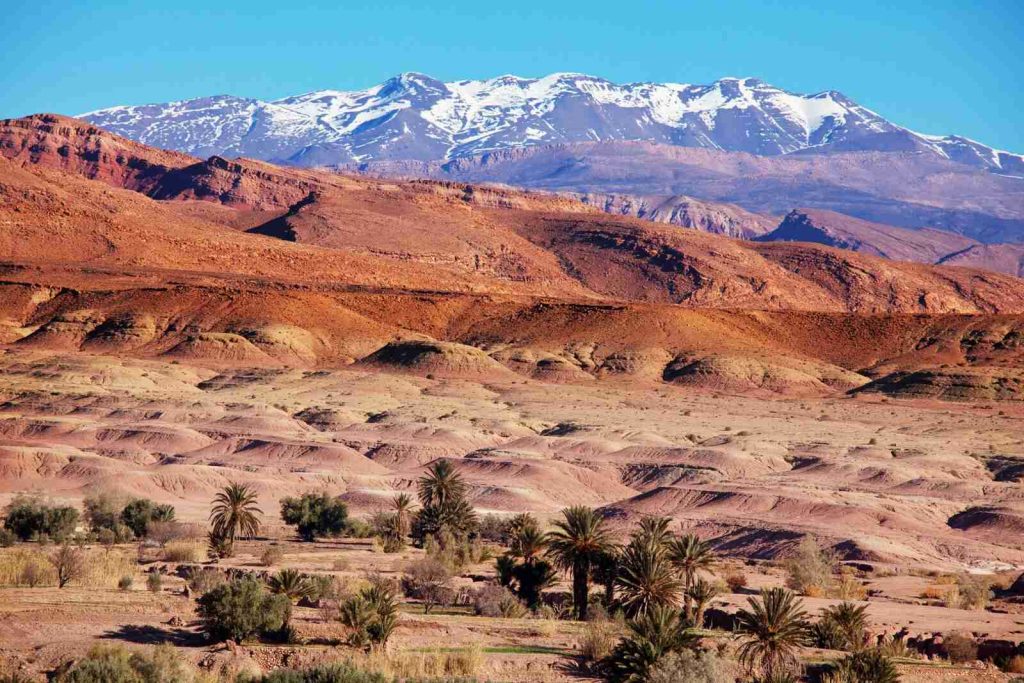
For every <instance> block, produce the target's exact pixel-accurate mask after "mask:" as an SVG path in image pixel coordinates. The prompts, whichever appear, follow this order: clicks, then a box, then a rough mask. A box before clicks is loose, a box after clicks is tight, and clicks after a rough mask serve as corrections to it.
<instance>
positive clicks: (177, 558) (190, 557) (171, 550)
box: [161, 541, 205, 564]
mask: <svg viewBox="0 0 1024 683" xmlns="http://www.w3.org/2000/svg"><path fill="white" fill-rule="evenodd" d="M204 550H205V548H204V547H203V544H202V542H197V541H171V542H170V543H168V544H167V545H165V546H164V549H163V552H162V553H161V554H162V556H163V559H164V562H186V563H191V564H195V563H199V562H202V561H203V559H204V555H205V552H204Z"/></svg>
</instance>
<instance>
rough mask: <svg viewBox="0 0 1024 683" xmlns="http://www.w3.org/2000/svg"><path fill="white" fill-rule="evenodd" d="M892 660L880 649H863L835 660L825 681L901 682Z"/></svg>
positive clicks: (831, 682)
mask: <svg viewBox="0 0 1024 683" xmlns="http://www.w3.org/2000/svg"><path fill="white" fill-rule="evenodd" d="M899 680H900V675H899V673H898V672H897V671H896V667H895V666H894V665H893V663H892V660H890V659H889V658H888V657H886V656H885V654H884V653H882V652H880V651H879V650H861V651H860V652H855V653H853V654H851V655H848V656H847V657H845V658H844V659H841V660H839V661H838V662H835V663H834V664H832V665H831V666H830V670H829V671H827V672H826V673H825V675H824V676H823V677H822V681H823V683H899Z"/></svg>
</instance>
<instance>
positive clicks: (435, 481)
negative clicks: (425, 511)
mask: <svg viewBox="0 0 1024 683" xmlns="http://www.w3.org/2000/svg"><path fill="white" fill-rule="evenodd" d="M465 495H466V483H465V482H464V481H463V480H462V477H461V476H460V475H459V473H458V472H456V471H455V466H454V465H452V463H451V461H449V460H438V461H437V462H435V463H434V464H433V465H431V466H430V467H429V468H428V469H427V473H426V474H425V475H423V476H422V477H420V480H419V496H420V505H422V506H423V507H425V508H427V507H434V508H443V507H445V506H446V505H449V504H452V503H455V502H456V501H459V500H462V498H463V497H464V496H465Z"/></svg>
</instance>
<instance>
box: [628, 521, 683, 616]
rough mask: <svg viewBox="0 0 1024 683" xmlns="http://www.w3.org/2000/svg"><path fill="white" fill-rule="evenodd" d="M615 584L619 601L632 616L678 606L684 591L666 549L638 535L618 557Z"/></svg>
mask: <svg viewBox="0 0 1024 683" xmlns="http://www.w3.org/2000/svg"><path fill="white" fill-rule="evenodd" d="M616 582H617V585H618V588H619V594H620V597H619V602H620V603H621V604H622V607H623V609H625V610H626V614H628V615H629V616H631V617H635V616H643V615H644V614H646V613H647V612H648V611H649V610H650V609H651V608H653V607H660V606H675V605H677V604H678V602H679V594H680V592H681V590H682V583H680V581H679V579H677V578H676V573H675V571H674V570H673V568H672V565H671V564H670V563H669V561H668V558H667V557H666V556H665V552H664V550H663V549H662V548H660V547H658V546H653V545H651V544H650V543H649V542H648V540H647V539H645V538H644V537H642V536H639V535H637V536H634V538H633V540H632V541H630V543H629V545H628V546H626V549H625V550H623V552H622V556H621V557H620V558H619V563H618V575H617V577H616ZM687 616H689V615H687Z"/></svg>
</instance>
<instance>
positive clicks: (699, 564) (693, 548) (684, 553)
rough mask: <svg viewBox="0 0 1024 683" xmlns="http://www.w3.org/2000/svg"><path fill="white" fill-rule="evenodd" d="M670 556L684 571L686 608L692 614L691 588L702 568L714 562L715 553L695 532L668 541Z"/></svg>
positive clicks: (673, 562) (707, 567)
mask: <svg viewBox="0 0 1024 683" xmlns="http://www.w3.org/2000/svg"><path fill="white" fill-rule="evenodd" d="M668 556H669V559H670V560H671V561H672V564H674V565H675V566H676V567H677V568H678V569H679V571H681V572H682V573H683V595H684V600H685V604H684V608H685V609H686V614H687V616H692V611H691V604H690V588H691V587H692V586H693V580H694V578H696V576H697V571H698V570H700V569H705V570H706V569H709V568H710V567H711V565H712V563H713V562H714V553H712V551H711V548H710V547H709V546H708V544H707V543H705V542H704V541H702V540H700V538H698V537H697V536H695V535H693V534H686V535H685V536H682V537H681V538H673V539H671V540H670V541H669V542H668Z"/></svg>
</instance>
